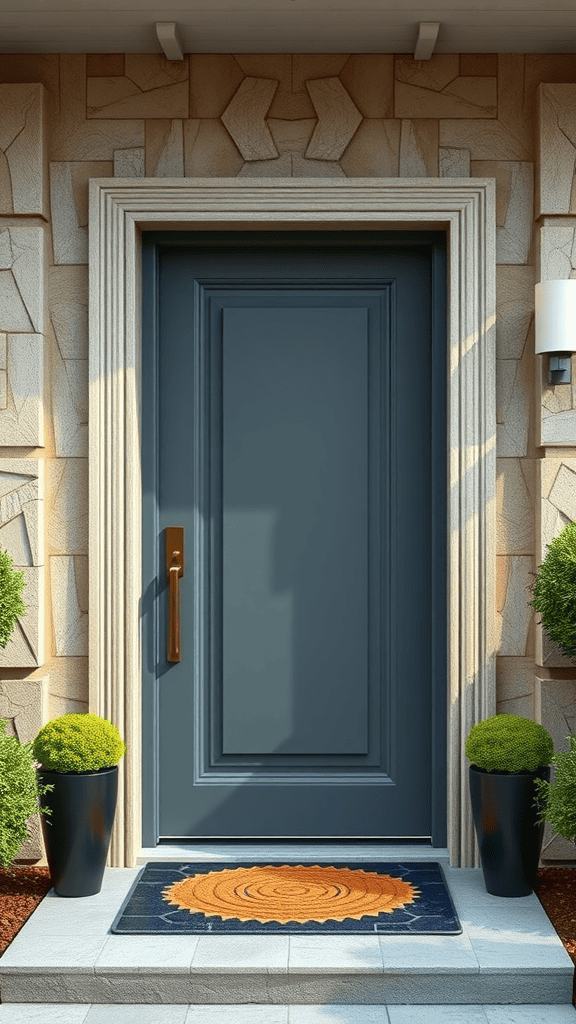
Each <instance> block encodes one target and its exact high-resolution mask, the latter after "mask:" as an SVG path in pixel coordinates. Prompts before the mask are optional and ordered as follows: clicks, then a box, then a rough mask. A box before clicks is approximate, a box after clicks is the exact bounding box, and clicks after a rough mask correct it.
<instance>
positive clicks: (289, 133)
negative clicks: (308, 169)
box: [268, 117, 316, 156]
mask: <svg viewBox="0 0 576 1024" xmlns="http://www.w3.org/2000/svg"><path fill="white" fill-rule="evenodd" d="M315 126H316V118H312V117H308V118H304V119H302V120H299V121H284V120H280V119H279V118H276V117H269V118H268V127H269V129H270V134H271V135H272V138H273V140H274V145H275V146H276V149H277V150H278V153H279V154H280V155H282V153H299V154H300V156H304V153H305V151H306V149H307V147H308V144H309V142H310V139H311V138H312V133H313V131H314V128H315Z"/></svg>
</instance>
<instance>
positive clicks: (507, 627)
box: [496, 555, 533, 657]
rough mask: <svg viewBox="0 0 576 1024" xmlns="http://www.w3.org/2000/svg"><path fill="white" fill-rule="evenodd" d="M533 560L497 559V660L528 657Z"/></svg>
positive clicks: (522, 557) (513, 557) (515, 557)
mask: <svg viewBox="0 0 576 1024" xmlns="http://www.w3.org/2000/svg"><path fill="white" fill-rule="evenodd" d="M532 571H533V558H532V557H531V556H523V555H522V556H521V555H498V557H497V559H496V572H497V596H496V636H497V653H498V654H499V655H500V657H504V656H510V655H516V656H520V657H523V656H525V655H526V654H527V644H528V631H529V627H530V622H531V618H532V609H531V608H530V606H529V604H528V602H529V600H530V594H529V592H528V586H529V584H530V580H531V577H530V572H532Z"/></svg>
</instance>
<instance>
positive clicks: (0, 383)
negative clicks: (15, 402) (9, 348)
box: [0, 370, 8, 429]
mask: <svg viewBox="0 0 576 1024" xmlns="http://www.w3.org/2000/svg"><path fill="white" fill-rule="evenodd" d="M7 406H8V375H7V373H6V370H0V410H1V409H6V408H7ZM0 429H1V427H0Z"/></svg>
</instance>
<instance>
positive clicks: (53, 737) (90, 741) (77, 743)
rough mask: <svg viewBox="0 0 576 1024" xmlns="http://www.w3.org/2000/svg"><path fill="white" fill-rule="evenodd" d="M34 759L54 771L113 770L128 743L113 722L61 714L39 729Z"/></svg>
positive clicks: (94, 716)
mask: <svg viewBox="0 0 576 1024" xmlns="http://www.w3.org/2000/svg"><path fill="white" fill-rule="evenodd" d="M33 750H34V756H35V757H36V759H37V760H38V761H39V762H40V764H41V765H42V767H43V768H46V769H47V770H48V771H53V772H97V771H99V770H100V769H101V768H112V767H113V766H114V765H115V764H118V761H119V760H120V759H121V758H122V757H124V754H125V753H126V744H125V743H124V740H123V739H122V738H121V736H120V733H119V732H118V729H117V728H116V726H115V725H112V722H109V721H108V719H106V718H100V717H99V716H98V715H89V714H84V715H62V717H61V718H54V719H53V720H52V721H51V722H48V723H47V724H46V725H45V726H43V727H42V729H40V732H39V733H38V735H37V737H36V739H35V740H34V743H33Z"/></svg>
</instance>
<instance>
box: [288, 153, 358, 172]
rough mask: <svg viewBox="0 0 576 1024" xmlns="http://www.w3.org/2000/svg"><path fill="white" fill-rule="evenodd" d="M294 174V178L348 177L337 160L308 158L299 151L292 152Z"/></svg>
mask: <svg viewBox="0 0 576 1024" xmlns="http://www.w3.org/2000/svg"><path fill="white" fill-rule="evenodd" d="M292 176H293V177H294V178H345V177H346V175H345V174H344V171H343V170H342V168H341V166H340V164H339V163H338V161H337V160H307V159H305V158H304V157H302V156H300V155H299V154H298V153H293V154H292Z"/></svg>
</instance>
